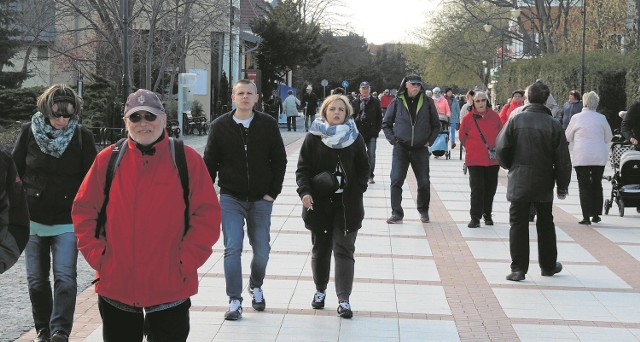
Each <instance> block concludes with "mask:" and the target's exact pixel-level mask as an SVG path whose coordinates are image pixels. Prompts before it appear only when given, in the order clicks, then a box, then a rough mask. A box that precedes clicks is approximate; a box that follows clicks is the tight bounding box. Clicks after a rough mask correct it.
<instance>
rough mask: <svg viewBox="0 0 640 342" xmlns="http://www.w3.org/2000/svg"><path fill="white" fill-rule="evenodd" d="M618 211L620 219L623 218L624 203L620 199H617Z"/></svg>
mask: <svg viewBox="0 0 640 342" xmlns="http://www.w3.org/2000/svg"><path fill="white" fill-rule="evenodd" d="M618 210H619V211H620V217H624V202H623V201H622V198H618Z"/></svg>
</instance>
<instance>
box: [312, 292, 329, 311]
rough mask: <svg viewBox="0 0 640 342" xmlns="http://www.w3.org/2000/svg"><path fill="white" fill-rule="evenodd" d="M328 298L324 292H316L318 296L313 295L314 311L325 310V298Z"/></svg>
mask: <svg viewBox="0 0 640 342" xmlns="http://www.w3.org/2000/svg"><path fill="white" fill-rule="evenodd" d="M326 296H327V295H326V294H325V293H324V292H320V291H316V294H314V295H313V301H311V307H312V308H314V309H322V308H324V298H325V297H326Z"/></svg>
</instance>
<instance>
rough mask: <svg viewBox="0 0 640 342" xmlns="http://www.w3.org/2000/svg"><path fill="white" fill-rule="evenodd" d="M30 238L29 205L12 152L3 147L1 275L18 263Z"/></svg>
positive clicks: (0, 172) (0, 149)
mask: <svg viewBox="0 0 640 342" xmlns="http://www.w3.org/2000/svg"><path fill="white" fill-rule="evenodd" d="M27 241H29V207H28V206H27V199H26V196H25V195H24V190H23V188H22V180H21V179H20V176H18V172H17V171H16V167H15V165H14V164H13V159H11V155H10V154H9V153H8V152H7V151H5V150H4V148H3V147H1V146H0V274H2V273H4V272H5V271H6V270H8V269H9V268H11V266H13V264H15V263H16V261H17V260H18V258H19V257H20V254H22V251H23V250H24V247H25V246H26V245H27Z"/></svg>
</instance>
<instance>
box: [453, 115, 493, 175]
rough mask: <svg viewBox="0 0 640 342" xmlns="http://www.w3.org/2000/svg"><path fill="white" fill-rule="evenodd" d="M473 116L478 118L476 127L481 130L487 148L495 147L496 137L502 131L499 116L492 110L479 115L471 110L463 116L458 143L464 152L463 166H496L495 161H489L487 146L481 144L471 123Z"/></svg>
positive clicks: (476, 130) (473, 124)
mask: <svg viewBox="0 0 640 342" xmlns="http://www.w3.org/2000/svg"><path fill="white" fill-rule="evenodd" d="M474 116H476V117H478V118H477V121H478V125H479V126H480V129H481V130H482V134H483V135H484V138H485V139H486V140H487V144H488V145H489V146H496V137H497V136H498V133H500V130H501V129H502V123H501V122H500V116H498V113H496V112H495V111H494V110H493V109H487V112H486V113H484V114H480V113H478V112H477V111H476V109H475V108H474V109H472V110H471V111H470V112H469V113H468V114H467V115H465V116H464V118H463V119H462V122H461V123H460V133H459V134H460V142H461V143H462V146H464V150H465V152H466V156H465V164H467V166H491V165H498V161H497V160H495V159H494V160H492V159H489V153H488V151H487V146H486V145H485V144H484V142H482V138H480V133H479V132H478V128H477V127H476V124H475V123H474V122H473V119H474Z"/></svg>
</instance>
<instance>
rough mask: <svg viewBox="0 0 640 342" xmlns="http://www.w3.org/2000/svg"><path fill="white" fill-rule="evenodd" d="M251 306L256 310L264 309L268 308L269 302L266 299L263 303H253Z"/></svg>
mask: <svg viewBox="0 0 640 342" xmlns="http://www.w3.org/2000/svg"><path fill="white" fill-rule="evenodd" d="M251 307H253V309H254V310H256V311H264V309H266V308H267V304H266V303H265V301H262V302H261V303H251Z"/></svg>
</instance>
